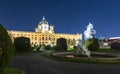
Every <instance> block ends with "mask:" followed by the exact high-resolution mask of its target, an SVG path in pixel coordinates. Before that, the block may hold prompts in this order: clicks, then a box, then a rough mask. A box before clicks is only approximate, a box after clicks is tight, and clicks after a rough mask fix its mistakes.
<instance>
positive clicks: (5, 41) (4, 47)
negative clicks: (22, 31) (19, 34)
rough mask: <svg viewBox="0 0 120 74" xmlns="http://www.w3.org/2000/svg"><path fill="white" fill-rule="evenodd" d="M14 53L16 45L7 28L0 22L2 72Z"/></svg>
mask: <svg viewBox="0 0 120 74" xmlns="http://www.w3.org/2000/svg"><path fill="white" fill-rule="evenodd" d="M13 55H14V45H13V44H12V40H11V39H10V37H9V35H8V32H7V31H6V29H5V28H4V27H3V26H2V25H1V24H0V74H2V72H3V70H4V69H5V68H6V67H7V65H8V63H9V62H10V59H11V58H12V56H13Z"/></svg>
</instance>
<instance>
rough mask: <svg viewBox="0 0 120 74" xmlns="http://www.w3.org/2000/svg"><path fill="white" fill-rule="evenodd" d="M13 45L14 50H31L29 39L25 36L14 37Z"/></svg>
mask: <svg viewBox="0 0 120 74" xmlns="http://www.w3.org/2000/svg"><path fill="white" fill-rule="evenodd" d="M14 45H15V51H16V52H23V51H31V50H32V48H31V45H30V39H29V38H26V37H18V38H15V41H14Z"/></svg>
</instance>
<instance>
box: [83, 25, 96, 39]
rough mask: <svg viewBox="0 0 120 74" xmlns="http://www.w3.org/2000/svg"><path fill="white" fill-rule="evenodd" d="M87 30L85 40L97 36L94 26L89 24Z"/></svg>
mask: <svg viewBox="0 0 120 74" xmlns="http://www.w3.org/2000/svg"><path fill="white" fill-rule="evenodd" d="M86 28H87V30H85V31H84V38H85V40H87V39H90V38H93V37H94V36H95V34H96V31H95V29H94V26H93V24H91V23H89V24H88V26H87V27H86Z"/></svg>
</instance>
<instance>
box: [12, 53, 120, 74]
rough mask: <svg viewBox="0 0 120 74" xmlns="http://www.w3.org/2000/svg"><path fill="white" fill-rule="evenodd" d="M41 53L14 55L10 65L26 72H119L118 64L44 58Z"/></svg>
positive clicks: (97, 73) (87, 73)
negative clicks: (71, 61)
mask: <svg viewBox="0 0 120 74" xmlns="http://www.w3.org/2000/svg"><path fill="white" fill-rule="evenodd" d="M41 54H42V53H27V54H21V55H18V56H15V57H14V58H13V59H12V60H11V63H10V67H15V68H19V69H22V70H24V71H25V73H26V74H120V65H105V64H87V63H70V62H59V61H55V60H50V59H46V58H44V57H43V56H41Z"/></svg>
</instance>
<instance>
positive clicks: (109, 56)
mask: <svg viewBox="0 0 120 74" xmlns="http://www.w3.org/2000/svg"><path fill="white" fill-rule="evenodd" d="M95 34H96V31H95V29H94V26H93V24H91V23H89V24H88V26H87V30H85V31H84V37H85V41H86V40H87V39H90V38H94V37H95ZM52 57H55V58H56V57H57V59H58V58H61V59H62V58H63V60H65V58H66V60H68V61H70V60H72V61H74V60H75V62H76V60H77V61H80V62H81V61H82V62H83V60H84V61H86V62H88V61H89V62H95V63H96V62H101V63H113V62H116V63H118V62H120V55H119V54H114V53H107V52H90V51H89V50H88V49H87V48H86V47H85V43H83V42H82V40H80V39H78V40H77V41H76V46H75V51H74V52H59V53H53V54H52Z"/></svg>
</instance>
